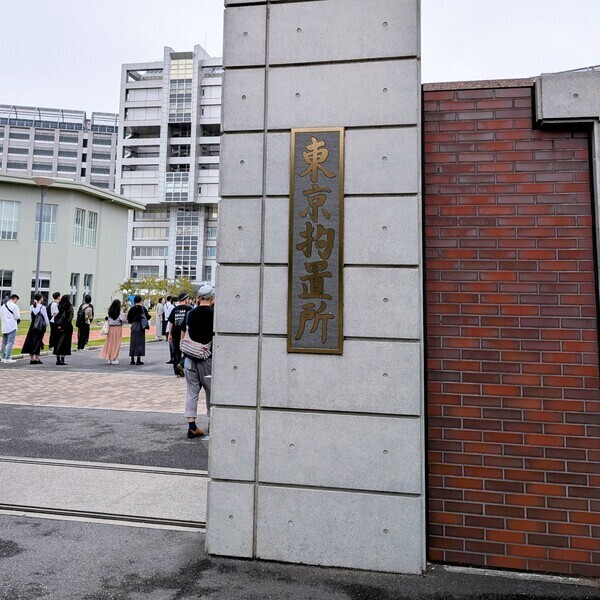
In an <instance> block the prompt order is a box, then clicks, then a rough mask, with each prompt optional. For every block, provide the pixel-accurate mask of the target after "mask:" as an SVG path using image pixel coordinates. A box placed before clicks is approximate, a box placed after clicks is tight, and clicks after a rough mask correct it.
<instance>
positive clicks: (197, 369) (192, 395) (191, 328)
mask: <svg viewBox="0 0 600 600" xmlns="http://www.w3.org/2000/svg"><path fill="white" fill-rule="evenodd" d="M214 297H215V290H214V288H213V287H212V286H211V285H203V286H202V287H201V288H200V289H199V290H198V302H199V304H198V306H196V308H194V309H193V310H191V311H190V312H189V313H188V314H187V332H188V335H189V336H190V338H191V339H192V341H194V342H197V343H199V344H203V345H204V346H205V347H207V348H208V351H209V352H210V351H211V350H212V340H213V336H214V325H213V322H214V310H213V304H214ZM184 365H185V381H186V383H187V395H186V400H185V413H184V414H185V417H187V420H188V432H187V436H188V438H190V439H193V438H195V437H202V436H203V435H204V431H202V429H200V428H198V426H197V425H196V417H197V416H198V395H199V394H200V390H201V389H202V388H204V392H205V393H206V416H207V419H208V420H209V424H210V407H211V403H210V381H211V374H212V356H210V355H209V356H207V357H206V358H198V357H194V356H190V355H187V354H186V357H185V363H184ZM208 431H209V430H208V428H207V433H208Z"/></svg>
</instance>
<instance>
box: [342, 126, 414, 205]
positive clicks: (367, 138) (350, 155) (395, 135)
mask: <svg viewBox="0 0 600 600" xmlns="http://www.w3.org/2000/svg"><path fill="white" fill-rule="evenodd" d="M420 161H421V154H420V144H419V131H418V129H417V128H416V127H410V128H399V129H369V130H362V129H360V130H350V131H347V132H346V171H345V175H346V177H345V192H346V194H416V193H417V192H418V191H419V187H420V181H419V172H420V170H419V163H420Z"/></svg>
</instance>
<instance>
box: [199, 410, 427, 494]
mask: <svg viewBox="0 0 600 600" xmlns="http://www.w3.org/2000/svg"><path fill="white" fill-rule="evenodd" d="M357 438H359V439H360V443H357ZM211 454H214V448H211ZM420 456H421V425H420V423H419V420H418V419H414V418H390V417H374V416H362V415H356V416H354V415H346V414H344V415H337V414H333V415H332V414H318V413H306V412H287V411H286V412H278V411H263V413H262V416H261V423H260V459H259V460H260V470H259V472H260V481H261V482H269V483H287V484H294V485H302V486H327V487H335V488H346V489H355V490H373V491H389V492H402V493H412V494H419V493H420V491H421V485H422V481H421V477H422V476H421V473H422V470H421V463H420Z"/></svg>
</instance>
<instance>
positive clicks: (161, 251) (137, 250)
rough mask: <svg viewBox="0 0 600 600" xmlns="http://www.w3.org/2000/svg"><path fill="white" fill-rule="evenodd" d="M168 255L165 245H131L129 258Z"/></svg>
mask: <svg viewBox="0 0 600 600" xmlns="http://www.w3.org/2000/svg"><path fill="white" fill-rule="evenodd" d="M168 255H169V248H168V247H167V246H133V248H132V249H131V258H144V257H149V256H152V257H156V256H159V257H164V256H168Z"/></svg>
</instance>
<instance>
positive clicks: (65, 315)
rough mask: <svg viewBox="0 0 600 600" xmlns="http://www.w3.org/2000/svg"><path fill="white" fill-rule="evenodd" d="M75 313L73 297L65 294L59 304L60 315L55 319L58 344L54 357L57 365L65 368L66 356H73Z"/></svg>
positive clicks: (55, 347)
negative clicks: (72, 302)
mask: <svg viewBox="0 0 600 600" xmlns="http://www.w3.org/2000/svg"><path fill="white" fill-rule="evenodd" d="M74 316H75V311H74V310H73V305H72V304H71V297H70V296H68V295H67V294H65V295H64V296H63V297H62V298H61V299H60V302H59V303H58V314H57V315H56V316H55V317H54V324H55V325H56V344H55V346H54V350H53V353H54V356H56V365H57V366H64V365H66V364H67V363H66V362H65V356H71V344H72V342H73V317H74Z"/></svg>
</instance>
